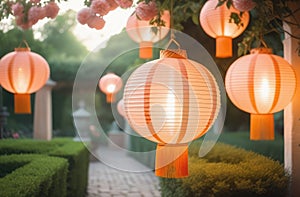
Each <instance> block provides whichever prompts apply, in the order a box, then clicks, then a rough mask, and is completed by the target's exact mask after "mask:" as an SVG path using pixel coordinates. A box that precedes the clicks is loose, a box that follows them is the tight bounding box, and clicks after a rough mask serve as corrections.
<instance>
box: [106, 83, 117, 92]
mask: <svg viewBox="0 0 300 197" xmlns="http://www.w3.org/2000/svg"><path fill="white" fill-rule="evenodd" d="M115 89H116V85H115V84H110V85H108V86H107V91H108V92H109V93H113V92H114V91H115Z"/></svg>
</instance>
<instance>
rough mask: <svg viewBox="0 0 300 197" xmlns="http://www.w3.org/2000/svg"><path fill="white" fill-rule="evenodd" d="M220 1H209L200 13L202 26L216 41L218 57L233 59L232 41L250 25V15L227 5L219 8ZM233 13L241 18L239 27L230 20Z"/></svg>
mask: <svg viewBox="0 0 300 197" xmlns="http://www.w3.org/2000/svg"><path fill="white" fill-rule="evenodd" d="M218 3H219V1H218V0H208V1H207V2H206V3H205V4H204V6H203V7H202V9H201V11H200V17H199V20H200V24H201V27H202V28H203V30H204V31H205V33H207V34H208V35H209V36H211V37H213V38H215V39H216V57H218V58H228V57H232V39H233V38H236V37H237V36H239V35H240V34H241V33H243V31H244V30H245V29H246V27H247V25H248V23H249V18H250V16H249V13H248V12H244V13H243V14H241V12H240V11H238V10H237V9H235V8H234V7H233V6H231V7H230V9H228V8H227V6H226V3H224V4H223V5H221V6H218V7H217V5H218ZM232 13H236V14H237V15H238V16H240V19H241V22H240V24H239V25H237V24H235V23H234V22H233V21H231V20H230V16H231V14H232Z"/></svg>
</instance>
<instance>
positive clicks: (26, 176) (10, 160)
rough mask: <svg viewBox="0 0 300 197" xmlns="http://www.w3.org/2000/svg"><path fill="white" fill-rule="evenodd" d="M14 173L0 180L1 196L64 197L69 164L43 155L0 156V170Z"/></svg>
mask: <svg viewBox="0 0 300 197" xmlns="http://www.w3.org/2000/svg"><path fill="white" fill-rule="evenodd" d="M8 166H14V168H15V169H14V171H13V172H11V173H7V174H6V175H5V176H4V177H3V178H0V191H1V193H0V196H1V197H2V196H3V197H4V196H5V197H15V196H18V197H19V196H30V197H31V196H62V197H63V196H66V181H67V172H68V162H67V160H66V159H63V158H57V157H49V156H43V155H30V154H27V155H5V156H0V168H1V169H7V167H8Z"/></svg>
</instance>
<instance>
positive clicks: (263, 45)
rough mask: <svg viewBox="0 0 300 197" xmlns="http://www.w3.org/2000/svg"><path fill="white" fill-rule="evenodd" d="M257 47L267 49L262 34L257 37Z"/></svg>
mask: <svg viewBox="0 0 300 197" xmlns="http://www.w3.org/2000/svg"><path fill="white" fill-rule="evenodd" d="M259 42H260V43H259V45H260V46H259V47H262V48H269V47H268V45H267V43H266V42H265V41H264V38H263V35H262V33H260V36H259Z"/></svg>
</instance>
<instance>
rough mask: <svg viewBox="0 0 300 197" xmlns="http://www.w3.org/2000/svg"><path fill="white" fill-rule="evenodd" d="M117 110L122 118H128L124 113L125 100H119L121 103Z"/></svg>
mask: <svg viewBox="0 0 300 197" xmlns="http://www.w3.org/2000/svg"><path fill="white" fill-rule="evenodd" d="M117 110H118V112H119V114H120V115H121V116H123V117H124V118H126V114H125V111H124V100H123V99H121V100H119V102H118V104H117Z"/></svg>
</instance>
